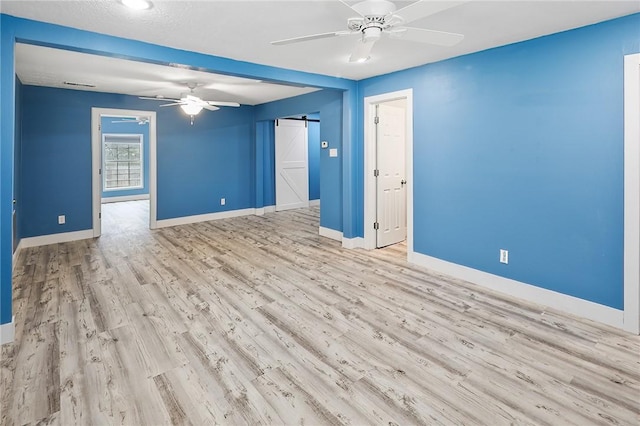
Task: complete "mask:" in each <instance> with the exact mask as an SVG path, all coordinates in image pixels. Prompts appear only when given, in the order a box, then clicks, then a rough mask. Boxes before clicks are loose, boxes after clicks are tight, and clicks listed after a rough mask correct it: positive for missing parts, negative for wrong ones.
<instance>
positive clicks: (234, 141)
mask: <svg viewBox="0 0 640 426" xmlns="http://www.w3.org/2000/svg"><path fill="white" fill-rule="evenodd" d="M151 102H153V101H151ZM254 138H255V125H254V120H253V107H248V106H242V107H240V108H221V109H220V110H218V111H215V112H207V111H203V112H201V113H200V114H199V115H198V116H197V117H196V121H195V124H194V125H193V126H191V125H189V119H188V117H187V116H185V115H184V114H182V111H180V109H179V108H160V111H159V112H158V219H159V220H160V219H169V218H175V217H181V216H191V215H197V214H204V213H212V212H219V211H225V210H237V209H245V208H251V207H254V200H255V190H254V188H255V185H254V179H255V176H254V173H255V172H254V167H255V166H254V164H255V157H254V156H255V151H254ZM223 197H224V198H226V205H224V206H221V205H220V198H223Z"/></svg>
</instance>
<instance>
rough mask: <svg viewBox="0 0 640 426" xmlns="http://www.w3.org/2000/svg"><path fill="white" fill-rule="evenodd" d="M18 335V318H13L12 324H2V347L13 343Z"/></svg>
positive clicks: (0, 332) (0, 337)
mask: <svg viewBox="0 0 640 426" xmlns="http://www.w3.org/2000/svg"><path fill="white" fill-rule="evenodd" d="M15 334H16V317H15V316H13V317H12V318H11V322H8V323H6V324H0V345H4V344H5V343H11V342H13V339H14V337H15Z"/></svg>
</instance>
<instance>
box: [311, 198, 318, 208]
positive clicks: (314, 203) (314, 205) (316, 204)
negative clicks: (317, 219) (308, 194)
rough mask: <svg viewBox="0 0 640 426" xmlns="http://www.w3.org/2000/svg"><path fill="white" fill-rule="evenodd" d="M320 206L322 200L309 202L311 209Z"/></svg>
mask: <svg viewBox="0 0 640 426" xmlns="http://www.w3.org/2000/svg"><path fill="white" fill-rule="evenodd" d="M319 205H320V199H317V200H309V207H316V206H319Z"/></svg>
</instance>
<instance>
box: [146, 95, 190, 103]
mask: <svg viewBox="0 0 640 426" xmlns="http://www.w3.org/2000/svg"><path fill="white" fill-rule="evenodd" d="M138 99H146V100H148V101H165V102H166V101H179V100H180V99H173V98H165V97H164V96H154V97H150V96H138Z"/></svg>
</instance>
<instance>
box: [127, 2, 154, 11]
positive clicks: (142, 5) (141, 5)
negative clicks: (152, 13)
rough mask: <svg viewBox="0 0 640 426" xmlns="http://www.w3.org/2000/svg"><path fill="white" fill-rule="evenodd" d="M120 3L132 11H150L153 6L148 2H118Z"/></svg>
mask: <svg viewBox="0 0 640 426" xmlns="http://www.w3.org/2000/svg"><path fill="white" fill-rule="evenodd" d="M120 3H122V4H123V5H125V6H127V7H128V8H130V9H133V10H146V9H151V6H152V5H153V4H152V3H151V2H150V1H148V0H120Z"/></svg>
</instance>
